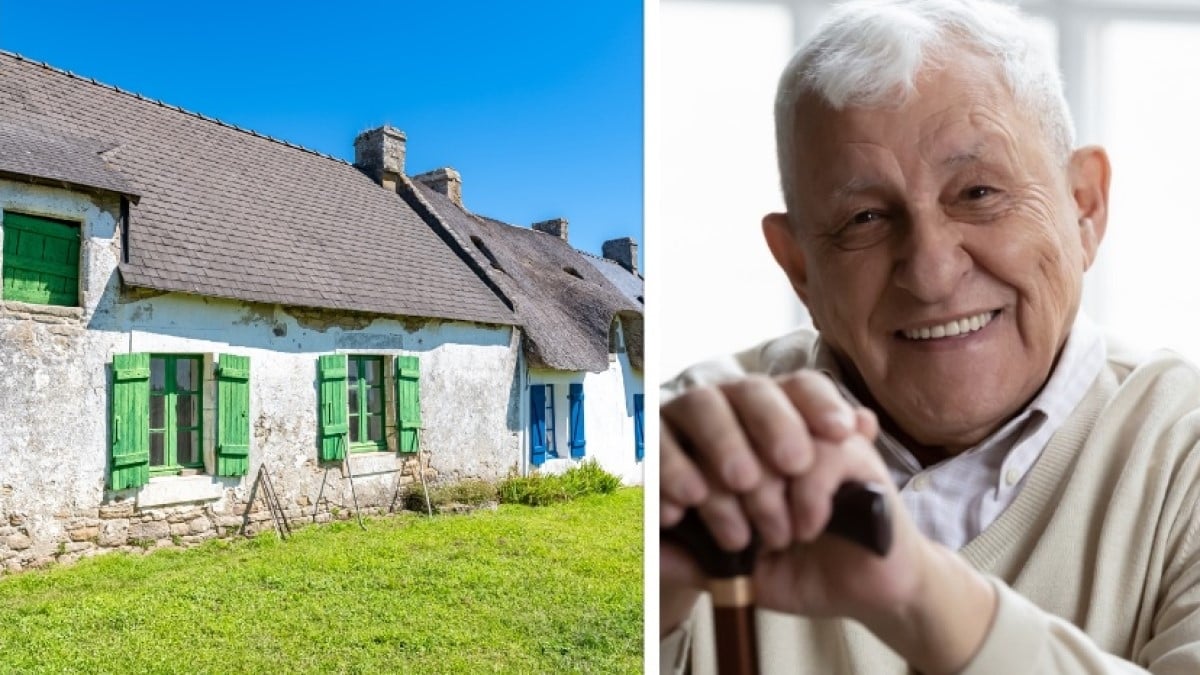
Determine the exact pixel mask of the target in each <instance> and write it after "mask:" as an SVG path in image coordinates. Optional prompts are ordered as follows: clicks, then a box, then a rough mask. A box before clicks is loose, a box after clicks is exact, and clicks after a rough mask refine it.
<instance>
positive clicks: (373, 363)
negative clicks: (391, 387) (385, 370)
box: [364, 359, 381, 386]
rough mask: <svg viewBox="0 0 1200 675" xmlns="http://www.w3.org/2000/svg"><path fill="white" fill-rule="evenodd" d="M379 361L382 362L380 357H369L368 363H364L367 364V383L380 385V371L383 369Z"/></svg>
mask: <svg viewBox="0 0 1200 675" xmlns="http://www.w3.org/2000/svg"><path fill="white" fill-rule="evenodd" d="M379 362H380V359H367V361H366V363H365V364H364V365H366V371H367V372H366V380H367V384H369V385H371V386H378V385H379V371H380V370H381V368H380V367H379Z"/></svg>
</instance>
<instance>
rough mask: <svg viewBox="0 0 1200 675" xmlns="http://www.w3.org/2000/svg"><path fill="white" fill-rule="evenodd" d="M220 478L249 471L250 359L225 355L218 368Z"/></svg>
mask: <svg viewBox="0 0 1200 675" xmlns="http://www.w3.org/2000/svg"><path fill="white" fill-rule="evenodd" d="M217 406H218V407H217V424H218V426H217V475H218V476H244V475H246V474H247V473H248V472H249V471H250V357H249V356H235V355H233V354H222V355H221V357H220V361H219V362H218V365H217Z"/></svg>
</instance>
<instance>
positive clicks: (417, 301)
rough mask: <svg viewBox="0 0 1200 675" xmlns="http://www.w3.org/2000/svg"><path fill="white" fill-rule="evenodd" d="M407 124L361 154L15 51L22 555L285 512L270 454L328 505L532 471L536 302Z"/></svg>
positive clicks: (11, 357)
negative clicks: (271, 502)
mask: <svg viewBox="0 0 1200 675" xmlns="http://www.w3.org/2000/svg"><path fill="white" fill-rule="evenodd" d="M403 144H404V137H403V134H401V133H399V132H396V131H395V130H391V129H389V128H383V129H376V130H372V131H371V132H367V133H364V134H363V135H361V136H360V137H359V138H358V139H356V141H355V152H356V165H357V166H355V165H351V164H349V163H347V162H344V161H342V160H339V159H336V158H332V157H328V156H325V155H321V154H319V153H315V152H312V151H310V150H306V149H304V148H300V147H297V146H294V145H291V144H288V143H285V142H281V141H278V140H275V139H271V138H267V137H263V136H261V135H258V134H255V133H254V132H250V131H246V130H243V129H238V128H236V127H232V126H229V125H227V124H223V123H221V122H219V121H217V120H213V119H210V118H205V117H203V116H200V115H197V114H194V113H190V112H187V111H184V110H181V109H179V108H176V107H173V106H170V105H167V104H164V103H162V102H159V101H153V100H149V99H145V98H143V97H141V96H138V95H136V94H132V93H129V92H125V91H122V90H119V89H116V88H113V87H109V86H106V85H102V84H98V83H96V82H94V81H92V80H87V79H84V78H81V77H78V76H75V75H72V74H70V73H65V72H63V71H59V70H56V69H54V68H51V67H49V66H47V65H45V64H40V63H36V62H31V61H28V60H26V59H23V58H21V57H20V56H17V55H14V54H10V53H6V52H0V244H2V247H0V251H2V253H0V274H2V278H3V285H2V286H0V417H2V419H3V420H4V422H5V430H4V432H3V433H2V434H0V561H3V563H4V565H5V566H6V567H7V568H9V569H20V568H23V567H27V566H31V565H38V564H42V563H44V562H45V561H47V560H51V559H53V558H54V557H56V556H57V557H60V558H65V559H71V558H73V557H78V556H79V555H85V554H90V553H91V552H95V551H98V550H102V549H105V548H121V547H129V546H134V545H150V544H154V543H156V542H159V543H161V542H168V543H169V542H171V541H176V542H181V541H182V542H193V541H199V540H202V539H206V538H211V537H214V536H220V535H223V534H227V533H230V532H233V531H239V529H240V528H241V527H243V526H244V525H246V526H248V527H249V529H250V530H251V531H254V530H257V529H261V528H262V527H269V526H270V522H269V520H268V516H267V513H266V512H265V511H264V510H261V508H260V502H259V501H258V500H256V499H255V489H256V487H257V486H256V480H255V478H256V475H257V474H258V471H259V469H260V467H261V468H264V469H265V471H266V473H267V475H268V476H269V478H270V481H271V483H272V484H273V486H274V489H275V491H276V493H278V495H279V498H280V501H281V502H282V505H283V507H284V509H285V512H286V513H287V515H288V516H289V518H291V519H301V518H304V519H308V518H311V519H314V520H328V519H329V518H330V517H331V515H332V513H333V512H335V511H339V510H340V511H341V512H343V513H344V512H346V511H347V510H348V509H349V508H350V507H351V505H352V504H353V502H354V500H355V499H356V500H357V502H358V504H359V505H360V506H361V507H362V508H363V510H365V511H368V512H372V511H375V512H377V511H383V510H387V509H388V508H389V507H390V506H391V505H392V504H393V503H394V502H395V498H396V496H397V494H398V493H399V491H402V490H404V489H406V486H407V485H409V484H411V483H412V481H413V480H414V476H416V475H417V471H418V468H417V467H418V466H419V467H421V468H422V470H423V471H424V475H426V476H428V477H430V478H439V479H454V478H465V477H482V478H488V479H496V478H500V477H503V476H504V475H506V474H508V473H510V472H513V471H518V472H523V471H527V470H528V468H529V466H530V464H529V462H528V457H529V452H528V447H529V443H530V440H531V439H530V434H529V433H528V432H527V429H528V428H529V418H528V411H527V409H526V407H525V406H526V401H527V399H528V396H527V395H526V393H525V387H526V386H527V383H528V380H529V377H530V375H529V370H528V366H527V365H526V363H527V362H526V358H527V357H526V354H527V353H528V339H527V338H526V332H527V330H529V329H528V328H527V327H526V326H525V325H524V323H523V320H522V318H521V315H520V313H519V312H514V306H515V305H516V304H519V301H517V300H515V299H514V297H513V296H512V295H510V294H509V292H508V291H507V290H506V289H505V288H504V286H503V285H502V284H500V283H498V282H497V281H496V280H495V279H494V278H493V276H492V275H490V274H489V273H488V272H487V271H486V270H485V269H483V268H482V267H481V265H480V263H479V261H478V260H477V259H476V258H475V257H474V254H473V253H472V252H468V251H465V250H463V247H462V245H461V242H459V241H458V240H457V239H456V238H455V235H454V234H453V232H452V231H451V230H448V229H446V227H445V224H444V223H443V222H442V221H441V220H440V219H438V218H436V217H435V216H434V215H433V214H432V213H431V212H429V211H427V210H423V209H421V208H419V207H414V206H413V205H411V202H412V200H411V198H410V197H408V196H406V195H407V194H408V193H411V192H412V191H413V190H415V189H417V188H415V187H414V186H413V184H412V182H411V181H410V180H409V179H408V178H407V177H406V176H405V175H404V166H403ZM397 148H398V150H397ZM397 160H399V164H397V163H396V162H397ZM381 185H382V186H383V188H387V189H381V187H380V186H381ZM397 192H399V193H400V194H397ZM539 236H543V235H539ZM610 287H611V284H610ZM579 311H580V312H581V313H589V312H592V311H594V310H592V309H590V308H584V307H581V308H580V309H579ZM605 311H608V310H607V309H604V310H600V312H601V313H603V312H605ZM620 311H621V312H622V313H636V314H637V317H638V320H639V325H640V311H641V308H640V305H638V306H636V307H634V306H632V305H631V306H629V307H625V308H622V309H621V310H620ZM624 315H625V314H622V316H624ZM610 319H611V317H610ZM623 320H624V319H622V321H623ZM630 320H631V321H632V319H630ZM618 323H620V322H618ZM523 346H525V349H522V347H523ZM593 351H594V349H592V348H591V347H589V350H588V358H589V359H592V360H595V359H594V356H595V354H594V353H593ZM607 358H608V357H607V356H605V359H606V360H607ZM614 358H615V357H614ZM640 358H641V355H640V353H639V354H638V356H637V359H638V361H639V363H640ZM595 365H598V364H595ZM605 365H607V364H605ZM585 390H586V387H585ZM637 392H638V393H639V394H640V392H641V388H640V380H639V382H638V385H637ZM587 414H588V415H589V417H588V422H589V423H590V424H592V425H608V424H613V422H608V421H604V420H606V419H607V418H608V417H620V418H622V419H624V418H625V417H628V418H629V419H630V420H633V413H632V411H629V410H625V409H619V410H617V409H614V410H613V411H605V410H601V409H593V408H592V407H591V402H590V401H589V407H588V408H587ZM619 424H624V422H619ZM629 424H630V425H632V424H633V422H632V421H630V422H629ZM593 433H594V432H593V431H591V430H590V429H589V430H588V432H587V435H586V436H585V437H584V438H585V442H586V443H587V444H588V446H589V449H590V450H592V451H593V452H595V453H599V452H600V449H601V448H603V447H607V445H608V443H607V441H605V442H597V437H596V436H594V435H593ZM632 443H633V441H632V440H630V449H629V454H630V456H632V455H633V453H634V450H633V448H632ZM638 468H639V471H622V475H624V476H625V477H626V479H627V480H631V481H636V480H640V467H638ZM345 470H349V471H350V472H351V473H352V474H353V475H354V482H353V488H354V489H353V491H352V490H351V484H350V482H349V481H348V480H347V479H346V478H345V477H344V472H345Z"/></svg>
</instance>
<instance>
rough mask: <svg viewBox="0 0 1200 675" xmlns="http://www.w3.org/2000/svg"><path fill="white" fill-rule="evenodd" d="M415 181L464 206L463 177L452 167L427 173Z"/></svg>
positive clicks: (415, 177) (416, 177)
mask: <svg viewBox="0 0 1200 675" xmlns="http://www.w3.org/2000/svg"><path fill="white" fill-rule="evenodd" d="M413 180H415V181H417V182H419V183H422V184H424V185H428V186H429V187H430V188H432V189H433V190H434V191H435V192H440V193H442V194H444V195H446V196H447V197H449V198H450V201H452V202H454V203H455V204H458V205H459V206H462V176H460V175H459V173H458V172H457V171H455V170H454V169H451V168H450V167H445V168H442V169H434V170H433V171H427V172H425V173H423V174H421V175H419V176H413Z"/></svg>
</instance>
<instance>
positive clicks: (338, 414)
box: [317, 354, 421, 462]
mask: <svg viewBox="0 0 1200 675" xmlns="http://www.w3.org/2000/svg"><path fill="white" fill-rule="evenodd" d="M420 378H421V361H420V358H419V357H417V356H390V355H374V354H326V355H324V356H321V357H320V358H319V359H318V360H317V379H318V389H317V396H318V399H317V402H318V406H319V408H320V410H319V412H318V415H317V422H318V426H319V429H320V439H321V440H320V448H319V457H320V459H321V461H323V462H331V461H340V460H342V459H344V458H345V457H346V451H347V449H349V451H350V452H351V453H356V452H386V451H392V452H396V451H399V452H405V453H408V452H417V451H418V450H420V443H421V436H420V430H421V390H420ZM393 415H394V417H393ZM393 423H394V426H391V425H392V424H393ZM393 431H394V432H395V433H393Z"/></svg>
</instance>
